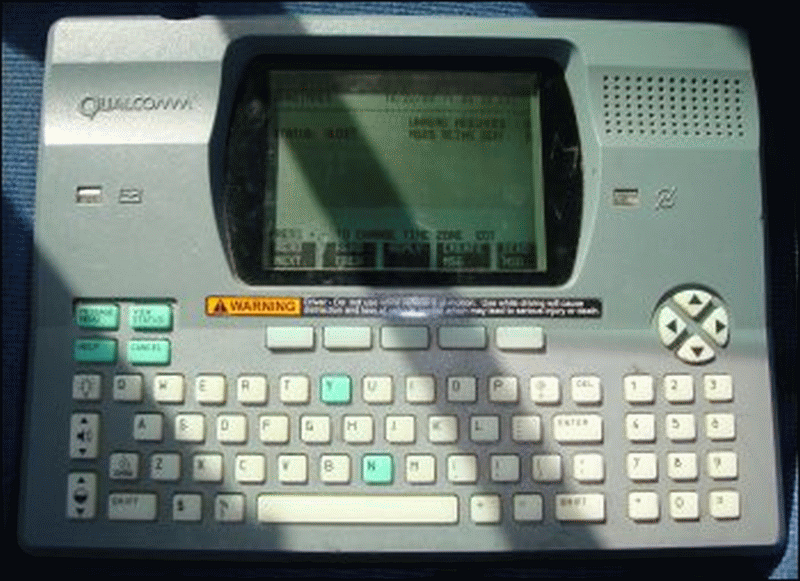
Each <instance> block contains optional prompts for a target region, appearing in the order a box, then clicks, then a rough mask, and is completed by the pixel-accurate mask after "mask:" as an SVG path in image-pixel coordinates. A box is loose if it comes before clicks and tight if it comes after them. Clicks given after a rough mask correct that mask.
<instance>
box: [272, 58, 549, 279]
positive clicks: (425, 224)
mask: <svg viewBox="0 0 800 581" xmlns="http://www.w3.org/2000/svg"><path fill="white" fill-rule="evenodd" d="M268 74H269V81H268V83H269V87H270V93H271V94H270V98H269V107H270V118H271V119H273V120H274V121H273V124H272V128H271V131H270V135H269V136H268V139H269V141H270V142H269V146H268V149H267V150H268V155H267V156H266V160H265V163H266V164H267V165H268V168H267V172H266V173H267V175H271V176H274V181H269V182H268V183H267V184H266V187H267V189H268V191H267V193H266V195H265V197H264V206H265V207H264V214H265V215H266V216H268V217H269V219H267V220H265V221H264V231H263V252H262V267H263V269H264V270H265V271H276V270H278V271H291V270H295V269H299V270H304V271H309V270H310V271H353V270H355V271H368V272H390V271H406V272H407V271H414V270H420V271H433V272H461V271H473V272H530V273H536V272H543V271H545V270H546V269H547V256H548V254H547V248H546V240H547V237H546V231H545V223H544V220H545V210H544V176H543V170H542V128H541V120H540V117H541V116H540V98H539V95H540V91H539V80H540V78H539V75H538V74H537V73H535V72H526V73H518V72H476V71H469V72H467V71H458V72H442V71H397V70H392V71H364V70H359V71H335V70H305V71H304V70H272V71H269V73H268Z"/></svg>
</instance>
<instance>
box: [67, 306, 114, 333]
mask: <svg viewBox="0 0 800 581" xmlns="http://www.w3.org/2000/svg"><path fill="white" fill-rule="evenodd" d="M75 323H76V324H77V325H78V326H79V327H80V328H81V329H111V330H116V329H119V306H118V305H115V304H113V303H81V304H79V305H78V306H77V307H75Z"/></svg>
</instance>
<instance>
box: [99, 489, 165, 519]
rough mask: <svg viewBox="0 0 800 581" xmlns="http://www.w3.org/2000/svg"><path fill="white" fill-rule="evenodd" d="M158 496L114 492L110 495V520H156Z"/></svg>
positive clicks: (143, 493)
mask: <svg viewBox="0 0 800 581" xmlns="http://www.w3.org/2000/svg"><path fill="white" fill-rule="evenodd" d="M156 505H157V502H156V495H155V494H152V493H145V492H140V493H134V492H112V493H111V494H109V495H108V520H155V519H156Z"/></svg>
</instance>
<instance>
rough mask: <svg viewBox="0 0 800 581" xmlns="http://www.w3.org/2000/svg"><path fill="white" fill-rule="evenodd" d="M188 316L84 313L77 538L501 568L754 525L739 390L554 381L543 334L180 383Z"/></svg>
mask: <svg viewBox="0 0 800 581" xmlns="http://www.w3.org/2000/svg"><path fill="white" fill-rule="evenodd" d="M180 307H181V305H180V304H179V303H178V302H177V301H174V300H165V301H157V302H153V301H147V302H137V301H120V300H109V301H100V302H98V301H80V302H78V303H77V304H76V306H75V309H74V323H73V330H74V333H75V335H74V344H73V345H74V348H73V364H72V367H73V373H72V409H71V413H70V422H69V429H68V432H69V434H68V439H69V449H68V454H67V455H68V457H69V462H68V466H69V469H68V472H67V473H66V474H64V475H63V477H62V483H61V485H60V488H61V489H62V490H63V493H64V496H65V500H66V502H65V505H64V511H63V514H62V515H60V518H63V519H65V520H66V521H68V522H70V523H73V524H74V525H75V526H78V527H80V526H92V525H100V529H101V530H105V529H106V528H107V527H108V526H112V525H113V526H115V527H117V526H119V527H122V528H120V529H119V530H136V529H137V527H141V526H142V525H145V526H146V525H147V523H150V525H153V524H157V525H161V526H162V527H168V528H169V530H171V531H173V534H174V535H175V536H176V538H182V537H184V536H187V535H188V536H192V535H194V534H196V533H197V532H198V531H208V530H209V527H212V528H214V527H220V526H223V525H224V526H225V527H229V528H223V529H221V530H223V531H226V536H227V532H230V533H233V534H236V535H238V534H240V532H241V531H242V530H247V531H259V530H260V529H261V528H262V527H290V526H291V527H299V528H300V529H303V528H305V529H308V528H309V527H311V528H312V529H313V528H318V527H323V528H324V530H332V531H333V532H332V533H331V534H332V535H337V533H336V532H335V529H336V527H340V528H342V529H343V530H347V531H348V534H350V533H349V531H350V529H352V528H353V527H355V528H356V529H359V530H360V531H362V534H363V532H366V533H367V534H379V533H377V532H374V533H370V531H377V530H378V529H376V528H375V527H376V526H377V527H383V528H385V529H389V530H393V531H394V532H395V534H397V531H403V530H408V529H407V527H409V526H411V525H413V526H416V527H421V528H422V529H424V530H425V531H426V533H427V534H428V535H430V534H431V531H439V533H437V535H438V534H441V535H445V538H446V536H447V532H448V531H451V532H452V531H456V530H458V531H463V530H465V529H466V530H467V531H470V532H473V531H474V534H475V535H476V538H481V535H482V536H483V537H486V536H487V535H486V533H487V532H489V533H490V534H489V535H488V538H489V543H488V544H487V541H486V539H483V540H481V543H483V544H484V546H492V545H491V543H492V542H494V543H495V544H494V546H495V547H498V548H500V547H505V548H509V546H510V548H530V547H533V548H536V546H537V545H540V544H542V543H544V544H547V543H552V542H553V541H552V538H553V537H552V535H553V534H555V532H558V533H559V535H560V536H559V537H558V541H557V542H558V543H559V544H560V546H581V547H584V548H596V547H598V546H601V545H602V542H603V538H604V534H607V531H620V530H621V529H624V530H625V531H626V533H627V536H628V537H629V538H630V539H635V538H636V537H637V536H638V535H642V536H647V535H652V534H653V532H654V531H662V530H669V531H677V532H680V531H682V530H685V531H687V532H691V531H697V530H703V531H715V533H714V534H716V535H717V536H718V537H719V538H727V539H729V538H730V535H731V532H732V531H735V530H738V528H739V527H740V526H741V525H742V524H743V523H746V522H749V521H750V520H751V519H752V518H753V517H754V515H752V514H750V513H749V510H750V509H748V506H749V505H750V500H751V499H750V497H749V496H748V493H747V490H748V487H747V486H745V487H743V486H742V481H743V480H744V481H745V482H747V481H749V480H750V479H751V477H752V475H751V474H749V471H750V470H752V468H748V467H746V466H748V464H749V462H748V461H747V458H748V456H749V455H748V454H747V453H746V449H744V448H743V447H742V436H741V434H740V433H738V430H739V425H740V424H741V423H742V421H743V420H746V417H745V416H746V414H743V413H742V412H741V411H740V410H737V407H736V405H735V404H736V402H737V398H738V392H739V390H741V389H743V388H742V386H740V385H739V384H738V382H737V381H736V379H735V376H734V374H732V373H729V372H725V371H724V370H723V369H714V370H713V371H710V370H708V369H706V368H702V369H701V370H698V371H697V372H692V370H690V371H689V372H687V370H686V369H685V367H684V366H680V365H678V364H677V361H676V365H675V366H674V368H672V369H660V368H653V369H647V368H645V367H641V368H636V369H635V370H632V369H621V370H620V371H619V372H618V373H617V374H615V375H613V374H609V373H607V372H605V370H603V369H601V368H600V367H598V366H595V367H582V366H581V365H580V363H579V361H578V360H577V359H574V363H573V365H572V367H573V371H572V372H570V373H563V372H556V371H555V369H553V370H550V369H548V365H547V363H548V357H547V353H548V351H549V350H550V347H549V345H548V343H549V342H552V340H551V339H550V338H549V336H548V333H547V332H546V327H545V326H539V325H503V324H497V325H486V324H482V325H444V324H442V325H438V326H432V325H431V326H429V325H409V324H380V325H376V326H369V325H363V324H361V325H341V324H331V323H330V322H329V321H324V322H323V323H321V324H299V325H298V324H295V325H285V324H278V323H273V322H270V323H269V324H267V325H264V326H261V328H260V329H257V330H255V331H256V332H257V333H259V334H260V335H261V341H260V343H261V345H259V348H260V349H261V350H262V356H261V362H259V364H258V365H254V364H249V365H248V364H243V365H242V366H241V367H240V368H234V367H230V366H229V365H226V366H222V367H215V366H214V364H213V360H214V358H215V357H221V355H220V353H222V352H224V348H225V346H224V344H223V342H222V341H217V342H214V341H209V343H208V344H207V345H205V347H204V352H205V353H206V354H207V355H208V362H207V363H205V364H202V365H198V364H196V365H193V366H192V367H191V368H187V367H184V366H181V365H180V363H179V362H180V361H181V359H182V357H181V356H180V352H181V348H182V345H180V344H176V341H175V340H174V338H173V337H174V334H175V332H176V319H177V318H178V317H177V316H176V314H177V313H178V312H179V311H180ZM666 308H667V307H665V309H666ZM682 308H684V311H683V312H682V316H679V315H677V314H676V311H677V312H681V309H682ZM690 309H691V307H689V306H685V307H681V305H680V303H679V302H673V303H672V304H671V306H670V308H669V310H668V314H667V315H660V317H659V319H660V321H661V324H662V326H664V327H665V328H666V327H667V326H670V327H671V326H672V325H671V323H673V319H671V318H670V317H674V318H675V319H677V320H679V321H681V324H684V323H683V320H684V319H687V320H688V321H689V323H690V324H691V323H692V319H691V316H687V315H690V314H691V312H692V311H691V310H690ZM668 319H669V320H668ZM304 323H305V321H304ZM664 332H666V331H664ZM664 332H662V335H663V333H664ZM186 335H187V333H186V331H184V332H183V333H182V336H186ZM662 338H664V337H662ZM667 339H668V338H667ZM193 347H194V346H193ZM676 350H677V351H678V352H680V349H679V348H676ZM573 357H574V355H572V354H570V355H569V358H570V359H573ZM227 358H228V359H229V360H234V359H236V358H235V357H234V358H231V357H230V355H229V354H228V357H227ZM304 358H305V359H304ZM611 358H612V359H613V354H612V355H611ZM303 361H305V362H306V363H307V365H305V366H302V365H298V363H299V362H303ZM328 361H331V362H333V361H335V363H329V365H330V367H327V368H326V362H328ZM400 361H405V367H406V368H407V370H408V371H407V372H406V373H400V374H398V373H396V372H394V371H393V370H394V369H396V368H397V367H398V362H400ZM489 361H493V364H494V367H492V368H491V369H490V370H487V369H486V365H488V362H489ZM434 362H435V363H436V365H435V366H434V365H433V364H434ZM443 362H444V365H443V364H442V363H443ZM387 363H391V365H387ZM554 367H556V366H554ZM387 368H388V369H389V370H391V371H389V370H387ZM557 368H561V366H560V365H559V366H557ZM442 369H444V370H445V371H444V372H442V371H441V370H442ZM61 432H62V436H61V438H64V436H66V435H67V434H66V432H67V430H66V429H65V428H64V427H62V428H61ZM57 437H58V436H57ZM123 523H124V527H123ZM234 531H240V532H234ZM658 534H659V535H660V534H662V533H661V532H658ZM526 537H527V538H528V540H527V541H525V542H526V543H527V544H525V543H524V542H520V541H519V540H518V539H523V540H524V539H525V538H526ZM299 538H302V535H300V537H299ZM492 539H494V540H492ZM531 539H532V540H534V543H533V544H531V543H530V540H531ZM498 540H499V541H501V542H502V543H503V544H500V543H498ZM215 542H217V541H215ZM332 542H333V541H332ZM514 543H518V546H515V545H514ZM373 544H374V543H373ZM440 545H441V541H440ZM367 546H369V544H368V545H367ZM445 546H448V547H450V548H452V549H454V550H458V544H452V545H449V544H447V543H445ZM421 549H422V548H421Z"/></svg>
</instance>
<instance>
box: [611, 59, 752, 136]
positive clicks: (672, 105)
mask: <svg viewBox="0 0 800 581" xmlns="http://www.w3.org/2000/svg"><path fill="white" fill-rule="evenodd" d="M601 80H602V115H603V132H604V133H605V136H606V137H607V138H614V137H623V138H624V137H627V138H632V137H639V138H645V139H647V138H664V137H666V138H675V137H681V138H684V139H685V138H704V139H706V140H707V139H712V140H727V139H741V138H743V137H745V135H746V134H747V131H748V127H747V125H748V123H747V119H748V111H747V109H748V108H749V103H750V99H749V96H748V95H749V91H750V88H749V83H747V82H746V80H743V79H740V78H737V77H735V76H725V75H686V74H624V73H623V74H617V73H607V74H603V75H602V78H601ZM745 85H747V86H745Z"/></svg>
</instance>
